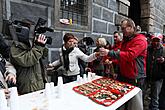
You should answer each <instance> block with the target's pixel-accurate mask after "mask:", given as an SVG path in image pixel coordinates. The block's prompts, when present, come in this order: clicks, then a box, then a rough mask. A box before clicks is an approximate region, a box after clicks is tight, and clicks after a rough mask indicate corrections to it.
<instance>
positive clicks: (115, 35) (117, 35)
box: [114, 33, 120, 43]
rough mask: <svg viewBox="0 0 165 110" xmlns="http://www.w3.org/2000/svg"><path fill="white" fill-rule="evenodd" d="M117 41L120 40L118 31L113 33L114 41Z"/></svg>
mask: <svg viewBox="0 0 165 110" xmlns="http://www.w3.org/2000/svg"><path fill="white" fill-rule="evenodd" d="M118 41H120V35H119V34H118V33H115V34H114V42H115V43H117V42H118Z"/></svg>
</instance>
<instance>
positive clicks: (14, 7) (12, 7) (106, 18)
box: [0, 0, 129, 62]
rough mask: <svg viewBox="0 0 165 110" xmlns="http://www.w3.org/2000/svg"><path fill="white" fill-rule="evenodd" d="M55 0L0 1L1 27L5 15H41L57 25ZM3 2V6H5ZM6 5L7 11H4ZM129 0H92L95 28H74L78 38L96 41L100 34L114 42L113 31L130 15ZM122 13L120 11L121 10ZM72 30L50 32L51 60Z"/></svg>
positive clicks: (7, 16) (32, 16)
mask: <svg viewBox="0 0 165 110" xmlns="http://www.w3.org/2000/svg"><path fill="white" fill-rule="evenodd" d="M54 1H56V0H0V12H2V13H0V14H1V15H2V14H3V17H2V16H1V17H0V27H1V26H2V18H5V19H6V18H7V19H9V18H10V17H12V19H18V20H22V19H26V18H28V19H31V20H32V21H37V19H38V18H39V17H42V18H44V19H47V20H48V24H47V25H48V26H52V27H53V25H54V18H55V16H54V11H55V10H54V9H55V8H54ZM2 2H3V6H2ZM3 7H4V10H2V9H3ZM128 7H129V2H128V0H93V3H92V10H91V11H92V18H91V20H92V30H91V31H90V32H83V31H81V32H79V31H74V30H72V33H73V34H75V35H76V36H77V37H78V38H79V39H81V38H83V37H86V36H89V37H92V38H93V39H94V40H96V38H97V37H100V36H102V37H105V38H106V39H107V40H108V41H109V42H110V43H112V44H113V36H112V34H113V32H114V31H116V30H117V29H119V28H118V25H119V23H120V20H121V19H122V18H123V17H125V16H127V15H128ZM118 12H119V13H118ZM66 32H70V31H64V30H55V32H54V33H47V34H48V35H49V36H53V43H52V45H48V47H49V58H48V60H49V61H50V62H51V61H54V60H55V59H58V55H57V54H58V50H59V48H60V47H61V45H62V43H63V40H62V36H63V35H64V34H65V33H66Z"/></svg>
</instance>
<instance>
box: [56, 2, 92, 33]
mask: <svg viewBox="0 0 165 110" xmlns="http://www.w3.org/2000/svg"><path fill="white" fill-rule="evenodd" d="M87 2H88V18H87V19H88V23H87V24H88V25H87V26H82V25H75V24H72V25H66V24H61V23H60V6H61V0H56V1H55V5H54V19H55V21H54V28H55V29H57V30H65V31H73V29H74V31H83V32H91V29H92V0H88V1H87Z"/></svg>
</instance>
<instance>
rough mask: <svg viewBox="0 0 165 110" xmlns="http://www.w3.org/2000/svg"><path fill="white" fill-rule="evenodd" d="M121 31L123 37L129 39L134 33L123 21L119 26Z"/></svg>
mask: <svg viewBox="0 0 165 110" xmlns="http://www.w3.org/2000/svg"><path fill="white" fill-rule="evenodd" d="M121 30H122V32H123V37H129V36H131V35H132V34H133V33H134V29H133V27H131V26H128V25H127V21H123V23H122V24H121Z"/></svg>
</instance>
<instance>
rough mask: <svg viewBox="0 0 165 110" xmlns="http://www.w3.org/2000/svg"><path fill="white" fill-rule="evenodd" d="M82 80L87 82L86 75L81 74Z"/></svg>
mask: <svg viewBox="0 0 165 110" xmlns="http://www.w3.org/2000/svg"><path fill="white" fill-rule="evenodd" d="M83 82H84V83H86V82H87V75H86V74H83Z"/></svg>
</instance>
